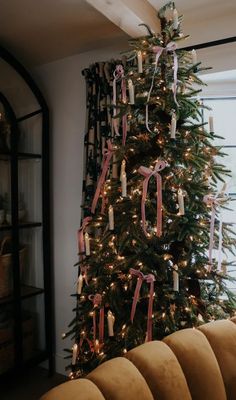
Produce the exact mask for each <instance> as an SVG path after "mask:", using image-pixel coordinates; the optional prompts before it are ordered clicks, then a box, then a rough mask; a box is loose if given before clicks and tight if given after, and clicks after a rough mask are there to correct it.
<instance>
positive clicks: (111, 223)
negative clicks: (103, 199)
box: [108, 206, 114, 231]
mask: <svg viewBox="0 0 236 400" xmlns="http://www.w3.org/2000/svg"><path fill="white" fill-rule="evenodd" d="M108 218H109V230H110V231H113V230H114V210H113V207H112V206H109V210H108Z"/></svg>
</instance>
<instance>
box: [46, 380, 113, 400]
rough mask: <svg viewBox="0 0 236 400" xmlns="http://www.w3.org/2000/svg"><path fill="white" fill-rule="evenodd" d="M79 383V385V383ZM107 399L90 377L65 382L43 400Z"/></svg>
mask: <svg viewBox="0 0 236 400" xmlns="http://www.w3.org/2000/svg"><path fill="white" fill-rule="evenodd" d="M78 383H79V385H78ZM78 399H79V400H92V399H93V400H105V399H104V397H103V395H102V393H101V392H100V390H99V389H98V388H97V386H96V385H94V384H93V383H92V382H90V381H89V380H88V379H80V380H79V382H78V381H69V382H66V383H63V384H62V385H59V386H57V387H55V388H54V389H52V390H50V392H48V393H46V395H44V396H43V397H41V400H78Z"/></svg>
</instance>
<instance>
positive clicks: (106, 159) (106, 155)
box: [91, 139, 113, 214]
mask: <svg viewBox="0 0 236 400" xmlns="http://www.w3.org/2000/svg"><path fill="white" fill-rule="evenodd" d="M112 154H113V147H112V143H111V141H110V139H109V140H107V149H104V152H103V163H102V164H103V167H102V173H101V175H100V178H99V180H98V184H97V189H96V192H95V194H94V198H93V202H92V207H91V212H92V213H93V214H94V213H95V209H96V205H97V202H98V199H99V196H100V193H101V190H102V186H103V184H104V182H105V179H106V175H107V171H108V168H109V165H110V161H111V158H112Z"/></svg>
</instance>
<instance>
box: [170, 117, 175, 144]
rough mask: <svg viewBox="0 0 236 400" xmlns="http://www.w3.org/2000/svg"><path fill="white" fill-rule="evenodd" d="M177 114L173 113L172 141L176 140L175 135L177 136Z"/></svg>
mask: <svg viewBox="0 0 236 400" xmlns="http://www.w3.org/2000/svg"><path fill="white" fill-rule="evenodd" d="M176 124H177V121H176V114H175V112H173V113H172V116H171V126H170V137H171V139H175V134H176Z"/></svg>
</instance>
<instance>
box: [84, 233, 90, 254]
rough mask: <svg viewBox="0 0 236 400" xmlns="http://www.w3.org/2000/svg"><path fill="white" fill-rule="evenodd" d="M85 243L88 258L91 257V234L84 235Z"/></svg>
mask: <svg viewBox="0 0 236 400" xmlns="http://www.w3.org/2000/svg"><path fill="white" fill-rule="evenodd" d="M84 241H85V254H86V256H90V241H89V234H88V233H87V232H86V233H85V235H84Z"/></svg>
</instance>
